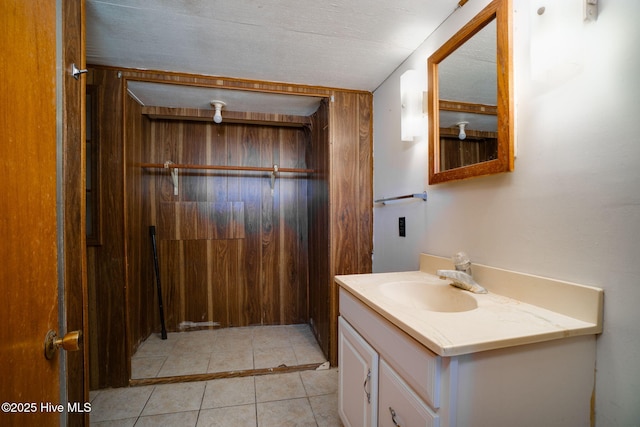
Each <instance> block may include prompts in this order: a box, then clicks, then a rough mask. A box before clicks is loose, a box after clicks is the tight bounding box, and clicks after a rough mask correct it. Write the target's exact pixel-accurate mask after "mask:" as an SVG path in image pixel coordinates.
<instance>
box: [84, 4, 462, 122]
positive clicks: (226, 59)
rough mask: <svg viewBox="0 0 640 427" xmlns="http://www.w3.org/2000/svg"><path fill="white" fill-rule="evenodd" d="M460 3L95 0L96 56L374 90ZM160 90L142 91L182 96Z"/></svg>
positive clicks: (92, 40) (142, 65)
mask: <svg viewBox="0 0 640 427" xmlns="http://www.w3.org/2000/svg"><path fill="white" fill-rule="evenodd" d="M457 2H458V0H395V1H388V0H387V1H381V0H331V1H322V0H261V1H257V0H233V1H231V0H227V1H224V0H87V2H86V5H87V6H86V22H87V25H86V27H87V33H86V41H87V43H86V46H87V48H86V53H87V63H89V64H95V65H109V66H115V67H126V68H138V69H151V70H162V71H176V72H185V73H194V74H204V75H214V76H224V77H234V78H246V79H255V80H266V81H277V82H288V83H295V84H303V85H314V86H326V87H335V88H346V89H358V90H366V91H373V90H375V89H376V88H377V87H378V86H379V85H380V84H381V83H382V82H383V81H384V80H385V79H386V78H387V77H388V76H389V75H390V74H391V73H392V72H393V71H394V70H395V69H396V68H397V67H398V66H399V65H400V64H401V63H402V62H403V61H404V60H405V59H406V58H407V57H408V56H409V55H410V54H411V53H412V52H413V51H414V50H415V49H416V48H417V47H418V46H419V45H420V44H421V43H422V42H423V41H424V40H425V39H426V38H427V37H428V36H429V35H430V34H431V33H432V32H433V31H434V30H435V29H436V28H437V27H438V25H439V24H440V23H441V22H443V21H444V20H445V19H446V17H447V16H448V15H449V14H451V13H452V12H453V11H454V9H455V8H456V6H457ZM143 89H145V90H146V89H147V88H146V87H145V85H141V87H139V88H138V90H139V91H141V90H143ZM159 89H161V88H158V87H155V88H149V89H148V90H146V91H145V92H144V93H143V92H134V94H135V95H136V96H137V97H138V98H140V99H141V100H142V98H145V99H146V101H145V105H154V106H172V105H164V104H166V102H167V99H169V100H172V101H173V102H176V101H177V100H176V97H175V96H172V95H171V94H169V93H168V92H167V93H163V91H162V90H159ZM167 89H168V90H170V89H175V87H173V88H172V87H170V86H169V87H167ZM130 90H131V88H130ZM196 92H197V91H196ZM174 95H175V94H174ZM218 95H220V98H221V99H222V100H225V99H224V98H225V96H226V94H225V93H222V94H218ZM249 95H250V94H249ZM191 96H192V97H196V98H197V99H196V98H194V99H191V101H189V100H188V97H186V95H183V96H182V98H183V99H182V101H181V102H186V103H199V104H202V103H203V102H207V103H208V100H210V99H212V98H210V97H209V98H207V96H209V95H206V94H197V93H193V94H192V95H191ZM216 96H217V95H216ZM203 99H204V100H205V101H203ZM256 102H257V101H256ZM274 102H275V103H278V104H280V103H283V102H284V103H286V102H287V100H286V99H277V100H275V101H274ZM190 106H193V107H195V105H190ZM229 109H230V110H234V109H233V108H231V107H229ZM237 111H240V110H237Z"/></svg>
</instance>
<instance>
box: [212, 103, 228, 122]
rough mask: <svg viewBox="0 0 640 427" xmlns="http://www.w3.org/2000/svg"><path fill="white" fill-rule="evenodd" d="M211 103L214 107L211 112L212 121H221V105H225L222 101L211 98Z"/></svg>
mask: <svg viewBox="0 0 640 427" xmlns="http://www.w3.org/2000/svg"><path fill="white" fill-rule="evenodd" d="M211 105H212V106H213V108H214V109H215V113H214V114H213V121H214V122H216V123H222V107H224V106H225V105H227V104H226V103H225V102H223V101H218V100H215V99H214V100H213V101H211Z"/></svg>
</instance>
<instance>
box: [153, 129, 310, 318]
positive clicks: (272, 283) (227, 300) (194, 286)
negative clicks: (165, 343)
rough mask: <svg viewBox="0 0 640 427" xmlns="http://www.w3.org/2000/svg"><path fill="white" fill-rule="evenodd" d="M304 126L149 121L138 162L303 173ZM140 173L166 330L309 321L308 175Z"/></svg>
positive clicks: (158, 170) (186, 172) (156, 170)
mask: <svg viewBox="0 0 640 427" xmlns="http://www.w3.org/2000/svg"><path fill="white" fill-rule="evenodd" d="M308 135H309V132H308V131H306V130H305V129H302V128H282V127H272V126H257V125H240V124H225V123H222V124H220V125H217V124H215V123H213V122H212V121H209V122H192V121H174V120H152V121H151V124H150V137H149V143H148V149H149V151H148V153H147V154H148V157H147V159H146V162H149V163H164V162H165V161H167V160H171V161H173V162H174V163H179V164H196V165H198V164H201V165H225V166H260V167H271V166H273V165H274V164H277V165H279V166H280V167H295V168H306V161H305V151H306V148H307V146H308V145H309V142H308ZM178 176H179V178H178V182H179V185H178V195H175V194H174V185H173V181H172V179H171V175H170V172H169V170H168V169H150V168H148V169H145V170H144V171H143V181H144V186H145V187H146V188H148V193H149V197H150V198H151V201H150V202H151V204H152V206H153V211H152V212H151V216H150V217H149V218H147V221H148V223H149V224H155V225H157V233H158V239H159V257H160V265H161V278H162V282H163V288H164V289H163V293H164V300H165V301H164V306H165V317H166V322H167V328H168V329H169V330H174V331H175V330H180V324H181V323H183V322H186V323H187V324H188V323H190V322H193V323H196V324H197V323H201V322H207V323H213V324H215V325H216V326H220V327H229V326H247V325H262V324H269V325H272V324H292V323H306V322H308V306H307V305H308V298H307V288H308V256H307V252H308V250H307V242H308V237H307V176H306V175H291V174H284V173H282V174H279V175H278V177H277V179H276V180H275V182H274V186H273V189H272V188H271V174H270V173H264V172H226V171H211V170H180V171H179V174H178Z"/></svg>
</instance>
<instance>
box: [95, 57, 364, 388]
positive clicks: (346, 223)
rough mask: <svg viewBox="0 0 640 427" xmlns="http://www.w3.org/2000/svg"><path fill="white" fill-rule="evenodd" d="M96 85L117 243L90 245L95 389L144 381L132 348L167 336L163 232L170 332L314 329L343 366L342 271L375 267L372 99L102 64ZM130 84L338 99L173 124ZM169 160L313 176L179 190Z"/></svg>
mask: <svg viewBox="0 0 640 427" xmlns="http://www.w3.org/2000/svg"><path fill="white" fill-rule="evenodd" d="M89 78H90V83H91V84H92V85H93V87H94V88H95V91H96V95H95V96H96V97H97V104H98V111H99V120H98V123H97V124H96V127H97V130H96V133H97V135H98V141H99V144H100V150H99V151H100V152H99V158H100V161H99V165H100V172H101V180H100V193H101V213H102V215H101V218H102V220H101V221H102V224H101V225H102V236H103V237H102V242H101V245H98V246H92V247H89V248H88V264H89V265H88V273H89V274H88V277H89V290H90V327H91V332H90V337H89V339H90V346H89V347H90V367H91V374H92V375H91V388H92V389H99V388H105V387H113V386H122V385H126V384H128V381H129V378H130V370H131V368H130V358H131V356H132V354H133V353H134V352H135V349H136V348H137V346H138V345H139V344H140V343H141V342H142V341H143V340H144V339H145V338H146V337H148V336H149V334H151V333H153V332H158V331H159V328H160V322H159V316H158V305H157V297H156V289H155V281H154V280H155V279H154V273H153V259H152V254H151V245H150V239H149V229H148V227H149V226H150V225H155V226H156V228H157V239H158V249H159V253H158V255H159V258H160V271H161V273H160V274H161V278H162V285H163V297H164V307H165V318H166V324H167V329H168V330H169V331H179V330H181V324H182V327H183V328H184V327H185V325H190V324H198V323H201V324H207V325H211V326H213V327H230V326H247V325H279V324H283V325H284V324H293V323H308V324H310V325H311V327H312V330H313V332H314V334H315V336H316V338H317V340H318V343H319V344H320V347H321V348H322V350H323V352H324V353H325V355H326V356H327V358H328V359H329V360H330V361H331V362H332V364H334V365H335V364H336V363H337V339H336V334H337V327H336V324H337V315H338V306H337V290H336V286H335V283H334V282H333V276H334V275H336V274H350V273H368V272H371V252H372V205H373V200H372V130H371V129H372V125H371V113H372V96H371V94H370V93H368V92H361V91H349V90H339V89H331V88H318V87H309V86H296V85H291V84H281V83H269V82H256V81H245V80H239V79H226V78H212V77H207V76H194V75H185V74H175V73H161V72H148V71H138V70H116V69H112V68H109V67H92V68H91V72H90V76H89ZM128 81H153V82H166V83H172V84H181V85H196V86H203V87H220V88H231V89H242V90H253V91H256V92H269V93H283V94H297V95H306V96H314V97H317V98H319V99H320V98H322V102H320V103H319V107H318V109H317V111H316V112H315V113H314V114H312V115H310V116H308V117H304V118H300V117H291V118H287V117H281V116H278V115H275V114H274V115H269V114H261V115H260V116H259V117H258V116H257V115H255V114H251V113H246V114H244V115H243V117H235V118H234V120H230V121H229V122H225V121H223V123H221V124H215V123H213V121H212V120H211V119H207V120H206V121H205V120H202V118H198V117H197V116H198V113H197V112H196V113H195V114H194V113H193V112H186V113H185V112H184V111H183V112H176V111H173V112H172V113H171V114H172V115H173V116H171V117H167V115H166V114H159V111H158V110H157V109H155V110H154V109H153V108H151V107H148V106H142V105H140V104H139V103H138V102H137V101H136V100H135V99H134V98H132V97H131V96H129V95H128V94H127V82H128ZM164 113H166V111H165V112H164ZM167 161H171V162H173V163H174V164H180V165H192V166H197V165H205V166H206V165H224V166H238V167H240V168H244V167H248V168H249V169H251V168H261V167H265V168H272V167H273V165H274V164H275V165H278V167H279V168H292V169H295V170H302V171H303V172H293V173H281V172H279V171H278V172H277V173H276V174H275V179H274V178H273V175H274V174H273V173H272V172H270V171H260V170H258V171H256V170H219V169H207V168H202V169H198V168H197V167H194V168H188V169H187V168H183V169H178V175H177V176H178V179H177V186H175V185H174V181H173V178H172V175H171V167H170V166H171V165H170V164H169V168H164V167H158V166H161V165H163V164H164V163H165V162H167ZM176 190H177V191H176ZM176 193H177V194H176Z"/></svg>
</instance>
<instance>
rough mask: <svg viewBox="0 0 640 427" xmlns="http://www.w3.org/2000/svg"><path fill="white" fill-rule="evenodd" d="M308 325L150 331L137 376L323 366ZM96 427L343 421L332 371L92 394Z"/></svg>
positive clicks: (135, 367)
mask: <svg viewBox="0 0 640 427" xmlns="http://www.w3.org/2000/svg"><path fill="white" fill-rule="evenodd" d="M324 361H325V358H324V356H323V354H322V352H321V351H320V349H319V347H318V345H317V343H316V341H315V338H314V337H313V335H312V334H311V331H310V329H309V326H308V325H288V326H258V327H247V328H229V329H218V330H213V331H211V330H207V331H195V332H184V333H170V334H168V338H167V340H160V338H159V336H155V335H152V336H151V337H150V338H149V339H148V340H147V341H146V342H144V343H143V344H142V345H141V346H140V348H139V350H138V352H137V353H136V354H135V355H134V357H133V358H132V371H133V372H132V373H133V375H132V376H133V377H134V378H153V377H164V376H176V375H191V374H201V373H216V372H226V371H234V370H245V369H254V368H255V369H260V368H268V367H277V366H280V365H283V364H284V365H287V366H294V365H302V364H310V363H322V362H324ZM91 404H92V411H91V424H92V425H97V426H133V425H135V426H147V425H162V426H225V427H226V426H234V427H235V426H254V427H255V426H259V427H266V426H342V423H341V422H340V420H339V417H338V410H337V409H338V371H337V369H335V368H332V369H325V370H317V371H316V370H309V371H300V372H288V373H276V374H269V375H260V376H249V377H239V378H223V379H215V380H208V381H197V382H184V383H176V384H161V385H148V386H136V387H127V388H119V389H107V390H99V391H92V392H91Z"/></svg>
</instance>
